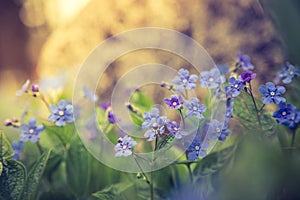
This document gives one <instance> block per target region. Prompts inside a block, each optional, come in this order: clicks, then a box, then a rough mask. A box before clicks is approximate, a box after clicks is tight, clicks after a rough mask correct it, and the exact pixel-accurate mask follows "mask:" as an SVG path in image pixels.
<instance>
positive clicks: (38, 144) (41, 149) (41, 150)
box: [36, 141, 43, 155]
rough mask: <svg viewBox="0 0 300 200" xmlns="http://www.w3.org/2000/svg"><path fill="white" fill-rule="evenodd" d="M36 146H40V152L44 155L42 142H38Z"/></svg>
mask: <svg viewBox="0 0 300 200" xmlns="http://www.w3.org/2000/svg"><path fill="white" fill-rule="evenodd" d="M36 146H37V147H38V149H39V152H40V154H41V155H42V154H43V148H42V146H41V144H40V142H39V141H37V142H36Z"/></svg>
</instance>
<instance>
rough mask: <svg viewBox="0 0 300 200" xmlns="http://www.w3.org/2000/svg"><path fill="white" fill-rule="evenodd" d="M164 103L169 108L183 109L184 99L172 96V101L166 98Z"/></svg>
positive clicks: (175, 95)
mask: <svg viewBox="0 0 300 200" xmlns="http://www.w3.org/2000/svg"><path fill="white" fill-rule="evenodd" d="M164 102H165V103H166V104H167V105H168V107H169V108H173V109H182V104H183V99H182V97H181V96H179V95H177V94H174V95H171V98H170V99H168V98H165V99H164Z"/></svg>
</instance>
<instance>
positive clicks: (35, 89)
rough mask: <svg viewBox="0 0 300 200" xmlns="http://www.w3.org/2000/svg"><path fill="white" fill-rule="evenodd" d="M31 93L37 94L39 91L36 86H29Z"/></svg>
mask: <svg viewBox="0 0 300 200" xmlns="http://www.w3.org/2000/svg"><path fill="white" fill-rule="evenodd" d="M30 88H31V91H32V92H33V93H36V92H39V91H40V89H39V85H37V84H31V87H30Z"/></svg>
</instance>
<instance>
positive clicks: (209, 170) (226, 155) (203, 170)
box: [193, 146, 235, 178]
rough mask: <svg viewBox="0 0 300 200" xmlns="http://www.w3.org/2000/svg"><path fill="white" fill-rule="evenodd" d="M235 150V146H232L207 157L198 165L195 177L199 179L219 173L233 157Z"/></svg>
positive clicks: (194, 172)
mask: <svg viewBox="0 0 300 200" xmlns="http://www.w3.org/2000/svg"><path fill="white" fill-rule="evenodd" d="M234 150H235V146H230V147H227V148H225V149H223V150H221V151H218V152H214V153H211V154H209V155H207V156H206V157H204V158H203V159H202V160H201V162H200V163H199V164H197V165H196V167H195V169H194V170H193V174H194V176H196V177H198V178H199V177H203V176H207V175H211V174H213V173H215V172H217V171H219V170H220V169H221V168H222V167H223V166H224V164H225V163H226V162H227V161H229V159H230V158H231V157H232V155H233V153H234Z"/></svg>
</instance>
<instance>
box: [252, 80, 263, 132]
mask: <svg viewBox="0 0 300 200" xmlns="http://www.w3.org/2000/svg"><path fill="white" fill-rule="evenodd" d="M249 87H250V90H249V92H250V96H251V99H252V101H253V104H254V108H255V112H256V117H257V121H258V123H259V127H260V130H262V125H261V120H260V111H259V110H258V108H257V105H256V102H255V99H254V96H253V93H252V86H251V83H250V82H249Z"/></svg>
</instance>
